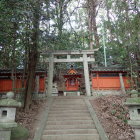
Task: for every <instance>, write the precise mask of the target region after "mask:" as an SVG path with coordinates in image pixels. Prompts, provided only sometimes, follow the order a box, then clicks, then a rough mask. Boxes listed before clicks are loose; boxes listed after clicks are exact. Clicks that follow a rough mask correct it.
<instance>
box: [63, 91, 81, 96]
mask: <svg viewBox="0 0 140 140" xmlns="http://www.w3.org/2000/svg"><path fill="white" fill-rule="evenodd" d="M64 96H80V91H65V92H64Z"/></svg>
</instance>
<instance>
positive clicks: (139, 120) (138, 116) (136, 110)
mask: <svg viewBox="0 0 140 140" xmlns="http://www.w3.org/2000/svg"><path fill="white" fill-rule="evenodd" d="M125 105H126V106H128V108H129V114H130V120H129V121H128V124H130V125H131V126H132V128H134V131H135V139H136V140H140V98H128V99H127V100H126V102H125Z"/></svg>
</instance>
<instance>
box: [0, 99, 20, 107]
mask: <svg viewBox="0 0 140 140" xmlns="http://www.w3.org/2000/svg"><path fill="white" fill-rule="evenodd" d="M0 106H10V107H12V106H14V107H21V103H20V102H17V101H16V100H13V99H2V100H0Z"/></svg>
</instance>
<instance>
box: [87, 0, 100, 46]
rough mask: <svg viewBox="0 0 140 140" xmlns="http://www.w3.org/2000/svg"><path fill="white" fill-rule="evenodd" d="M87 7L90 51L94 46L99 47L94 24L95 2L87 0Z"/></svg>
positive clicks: (95, 0)
mask: <svg viewBox="0 0 140 140" xmlns="http://www.w3.org/2000/svg"><path fill="white" fill-rule="evenodd" d="M87 5H88V29H89V40H90V49H93V48H94V47H95V46H96V47H99V36H98V31H97V24H96V16H97V15H96V13H97V9H96V8H97V0H87ZM94 41H95V43H94Z"/></svg>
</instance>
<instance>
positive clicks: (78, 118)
mask: <svg viewBox="0 0 140 140" xmlns="http://www.w3.org/2000/svg"><path fill="white" fill-rule="evenodd" d="M66 120H69V121H71V120H92V119H91V117H90V116H84V117H83V116H80V117H70V116H69V117H64V116H63V117H58V116H56V117H49V118H48V121H66Z"/></svg>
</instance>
